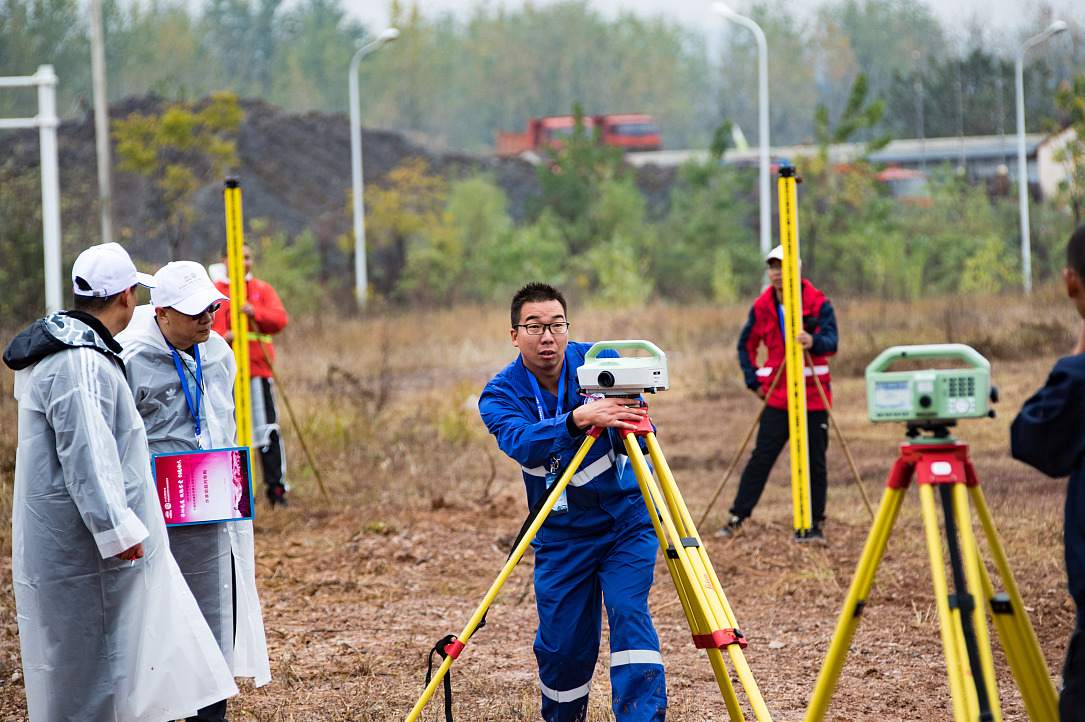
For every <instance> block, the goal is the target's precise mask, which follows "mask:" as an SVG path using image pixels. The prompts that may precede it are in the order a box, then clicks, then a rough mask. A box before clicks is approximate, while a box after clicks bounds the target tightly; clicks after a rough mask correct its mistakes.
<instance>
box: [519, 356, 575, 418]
mask: <svg viewBox="0 0 1085 722" xmlns="http://www.w3.org/2000/svg"><path fill="white" fill-rule="evenodd" d="M524 370H525V371H527V369H524ZM527 378H528V381H530V382H531V388H532V390H533V391H534V392H535V408H536V409H537V410H538V412H539V421H546V418H547V417H546V407H545V406H543V402H542V390H541V389H540V388H539V382H538V380H537V379H536V378H535V374H533V373H531V372H530V371H528V372H527ZM564 403H565V359H562V360H561V380H560V381H558V405H557V406H556V407H555V408H554V418H555V419H556V418H557V417H558V416H560V415H561V414H562V411H563V409H562V406H564Z"/></svg>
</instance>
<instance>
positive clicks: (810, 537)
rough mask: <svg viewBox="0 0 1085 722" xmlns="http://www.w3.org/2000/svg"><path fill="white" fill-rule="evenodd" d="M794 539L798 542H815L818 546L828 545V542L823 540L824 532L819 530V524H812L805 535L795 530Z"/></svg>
mask: <svg viewBox="0 0 1085 722" xmlns="http://www.w3.org/2000/svg"><path fill="white" fill-rule="evenodd" d="M795 541H796V542H798V543H800V544H817V545H818V546H828V545H829V542H827V541H825V533H824V532H822V531H821V524H814V525H813V526H812V527H810V530H809V531H808V532H807V533H806V535H805V536H803V535H802V534H800V533H799V532H797V531H796V532H795Z"/></svg>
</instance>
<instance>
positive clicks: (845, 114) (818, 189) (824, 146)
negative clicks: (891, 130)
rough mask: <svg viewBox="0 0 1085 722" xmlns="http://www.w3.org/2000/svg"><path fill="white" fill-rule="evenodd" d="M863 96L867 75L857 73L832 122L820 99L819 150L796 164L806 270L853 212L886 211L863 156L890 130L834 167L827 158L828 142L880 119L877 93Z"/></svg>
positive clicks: (842, 138)
mask: <svg viewBox="0 0 1085 722" xmlns="http://www.w3.org/2000/svg"><path fill="white" fill-rule="evenodd" d="M867 96H868V87H867V78H866V75H865V74H863V73H860V74H859V75H857V76H856V78H855V82H854V83H853V84H852V88H851V92H850V93H849V94H848V102H847V103H846V104H845V105H844V109H843V111H842V112H841V114H840V117H839V119H838V120H837V122H836V123H835V124H832V123H831V122H830V120H829V110H828V108H826V107H825V106H824V105H818V107H817V108H816V109H815V111H814V133H815V136H816V137H817V142H818V154H817V157H816V158H810V159H807V161H806V163H805V164H804V167H803V168H800V169H799V170H800V171H801V175H802V176H804V183H803V186H802V188H803V198H802V202H801V203H800V207H801V219H802V222H801V224H800V226H799V227H800V229H801V233H802V237H801V246H802V257H803V263H804V264H805V271H806V272H808V273H816V272H817V271H818V270H819V269H820V261H821V259H820V258H819V251H820V250H821V245H822V243H823V242H831V240H830V239H831V237H832V236H834V235H841V234H843V233H844V232H845V231H846V230H847V228H849V227H850V226H851V225H853V223H854V221H855V220H856V218H863V217H865V218H873V217H880V216H882V215H884V212H885V208H884V206H885V203H886V200H885V199H884V198H879V196H880V195H884V194H883V192H882V190H881V189H879V188H878V186H877V185H876V183H875V178H874V170H873V168H872V167H871V165H870V164H869V163H868V162H867V160H866V156H867V155H868V154H869V153H872V152H874V151H876V150H878V149H880V148H883V147H885V145H887V144H888V143H889V135H888V134H884V135H881V136H879V137H877V138H875V139H873V140H870V141H869V142H867V143H866V145H865V148H864V152H863V154H862V155H861V156H860V157H859V158H856V159H855V160H854V161H853V162H851V163H849V164H847V165H846V166H843V167H840V168H836V167H834V166H833V164H832V163H831V162H830V160H829V147H830V145H835V144H839V143H847V142H849V141H851V140H852V138H853V136H855V135H857V134H860V133H863V132H869V131H871V130H872V129H873V128H875V127H876V126H877V125H878V122H879V121H880V120H881V117H882V114H883V113H884V112H885V103H883V102H882V101H881V100H878V99H876V100H871V101H868V100H867ZM834 266H835V264H834Z"/></svg>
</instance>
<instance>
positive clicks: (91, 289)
mask: <svg viewBox="0 0 1085 722" xmlns="http://www.w3.org/2000/svg"><path fill="white" fill-rule="evenodd" d="M137 283H138V284H139V285H141V286H146V287H147V288H154V278H152V277H151V276H150V275H148V274H146V273H140V272H139V271H137V270H136V264H134V263H132V257H131V256H129V255H128V251H126V250H124V248H123V247H122V246H121V244H119V243H102V244H100V245H97V246H91V247H90V248H88V249H87V250H85V251H83V252H82V253H80V254H79V257H78V258H76V259H75V264H74V265H73V266H72V290H73V291H75V295H77V296H95V297H98V298H104V297H106V296H112V295H114V294H117V293H120V292H121V291H127V290H128V289H129V288H131V287H132V286H134V285H136V284H137Z"/></svg>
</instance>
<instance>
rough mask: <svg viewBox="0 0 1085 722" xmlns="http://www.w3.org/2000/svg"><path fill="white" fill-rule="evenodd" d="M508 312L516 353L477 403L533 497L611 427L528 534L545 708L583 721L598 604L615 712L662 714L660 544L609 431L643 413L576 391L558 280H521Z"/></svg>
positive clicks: (556, 719) (580, 350)
mask: <svg viewBox="0 0 1085 722" xmlns="http://www.w3.org/2000/svg"><path fill="white" fill-rule="evenodd" d="M511 311H512V313H511V320H512V329H511V332H510V333H511V337H512V345H513V346H515V347H516V348H517V349H519V351H520V355H519V356H518V357H517V359H516V360H515V361H513V362H512V363H511V364H509V365H508V366H506V367H505V369H504V370H502V371H501V372H500V373H499V374H498V375H497V376H495V377H494V378H493V379H492V380H491V381H490V382H489V383H488V384H486V388H485V390H484V391H483V392H482V396H481V398H480V399H479V411H480V412H481V414H482V419H483V421H484V422H485V423H486V426H487V428H488V429H489V430H490V433H491V434H493V435H494V436H495V437H496V438H497V444H498V446H499V447H500V448H501V450H502V451H503V452H505V453H506V454H508V455H509V456H510V457H511V458H513V459H514V460H516V462H517V463H519V464H520V466H521V468H522V470H523V476H524V483H525V485H526V486H527V500H528V504H529V505H531V506H532V507H534V506H535V504H536V502H537V501H538V500H539V499H540V498H542V497H543V496H544V495H545V494H546V490H547V489H548V488H549V487H550V486H551V485H552V484H553V483H554V482H555V481H556V480H557V479H558V478H560V477H561V475H562V474H563V473H564V471H565V467H566V466H567V465H568V463H569V461H570V460H571V459H572V458H573V456H574V455H575V454H576V452H577V450H578V449H579V448H580V446H581V445H582V443H583V441H584V438H585V432H586V431H587V430H588V428H589V427H591V426H596V427H601V428H606V429H608V430H609V431H608V432H607V433H606V434H605V435H603V436H601V437H600V438H599V440H598V441H596V442H595V443H594V444H593V445H592V447H591V449H590V451H589V452H588V454H587V456H586V457H585V459H584V461H583V462H582V464H581V466H580V469H579V470H578V471H577V472H576V474H575V475H574V476H573V477H572V480H571V481H570V482H569V485H568V486H567V487H566V490H565V494H564V496H565V498H563V499H559V500H558V501H557V503H556V504H555V506H554V508H553V510H552V511H551V513H550V515H549V516H548V517H547V519H546V522H545V523H544V524H543V526H542V528H541V529H540V530H539V532H538V534H536V536H535V538H534V540H533V541H532V547H534V550H535V598H536V605H537V608H538V613H539V628H538V632H537V634H536V636H535V644H534V649H535V657H536V659H537V660H538V663H539V681H540V690H541V692H542V715H543V718H544V719H545V720H547V721H548V722H566V721H570V722H571V721H572V720H583V719H584V715H585V713H586V710H587V705H588V692H589V690H590V689H591V677H592V672H593V670H594V669H595V662H596V658H597V656H598V653H599V639H600V634H601V631H602V607H603V606H604V605H605V607H606V611H607V619H608V622H609V624H610V679H611V690H612V694H613V708H614V716H615V719H616V720H618V722H634V721H636V722H640V721H641V720H663V719H664V716H665V713H666V708H667V690H666V682H665V679H664V673H663V658H662V656H661V655H660V652H659V638H658V637H657V636H656V632H655V628H654V627H653V626H652V619H651V615H650V614H649V612H648V591H649V590H650V589H651V586H652V581H653V572H654V568H655V560H656V550H657V549H658V546H659V544H658V541H657V539H656V537H655V533H654V531H653V529H652V525H651V521H650V520H649V518H648V513H647V510H646V508H645V505H644V500H643V497H642V496H641V493H640V489H639V487H638V485H637V479H636V476H635V475H634V473H633V468H632V465H631V464H629V460H628V459H627V458H626V456H625V455H624V454H625V447H624V444H623V443H622V440H621V439H620V438H619V436H618V433H617V431H616V430H618V429H629V430H633V429H635V428H636V427H637V423H638V422H639V421H640V420H641V419H642V418H643V417H644V415H645V414H646V413H647V412H646V410H645V409H643V408H640V407H639V406H637V404H638V403H639V402H638V401H636V400H634V399H619V398H600V399H585V398H583V397H581V396H580V395H579V394H578V388H577V381H576V371H577V369H578V368H579V367H580V366H581V365H583V363H584V356H585V354H586V353H587V351H588V349H589V348H591V344H587V343H570V342H569V320H568V317H567V307H566V303H565V298H564V297H563V296H562V294H561V292H560V291H558V290H557V289H556V288H554V287H553V286H550V285H547V284H544V283H530V284H528V285H526V286H524V287H523V288H521V289H520V290H519V291H518V292H517V293H516V295H515V296H514V297H513V299H512V309H511ZM604 355H605V354H604Z"/></svg>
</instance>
